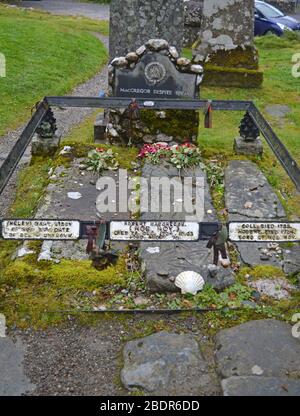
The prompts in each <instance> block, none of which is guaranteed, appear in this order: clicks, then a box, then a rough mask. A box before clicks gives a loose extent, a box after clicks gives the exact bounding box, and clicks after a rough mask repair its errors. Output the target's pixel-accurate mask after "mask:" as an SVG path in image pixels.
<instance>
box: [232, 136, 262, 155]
mask: <svg viewBox="0 0 300 416" xmlns="http://www.w3.org/2000/svg"><path fill="white" fill-rule="evenodd" d="M233 147H234V151H235V153H236V154H238V155H250V156H262V154H263V152H264V148H263V144H262V141H261V139H256V140H254V141H246V140H244V139H243V138H242V137H236V138H235V139H234V146H233Z"/></svg>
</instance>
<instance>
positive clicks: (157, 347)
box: [121, 332, 218, 396]
mask: <svg viewBox="0 0 300 416" xmlns="http://www.w3.org/2000/svg"><path fill="white" fill-rule="evenodd" d="M123 357H124V368H123V369H122V371H121V380H122V383H123V384H124V386H125V387H126V388H127V389H132V388H135V387H137V388H139V389H143V390H145V391H146V392H149V393H151V394H153V395H175V396H181V395H188V396H190V395H197V396H200V395H213V394H215V392H216V391H217V390H218V386H216V385H214V382H213V381H212V378H211V374H210V372H209V369H208V367H207V365H206V362H205V360H204V358H203V357H202V354H201V352H200V350H199V346H198V344H197V342H196V341H195V340H194V339H193V338H191V337H190V336H186V335H177V334H170V333H167V332H159V333H157V334H154V335H151V336H149V337H146V338H141V339H139V340H135V341H130V342H128V343H127V344H126V345H125V347H124V351H123Z"/></svg>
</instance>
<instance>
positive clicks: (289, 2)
mask: <svg viewBox="0 0 300 416" xmlns="http://www.w3.org/2000/svg"><path fill="white" fill-rule="evenodd" d="M268 3H269V4H272V5H273V6H275V7H277V8H278V9H280V10H281V11H282V12H284V13H286V14H294V13H295V10H296V5H297V0H271V1H268Z"/></svg>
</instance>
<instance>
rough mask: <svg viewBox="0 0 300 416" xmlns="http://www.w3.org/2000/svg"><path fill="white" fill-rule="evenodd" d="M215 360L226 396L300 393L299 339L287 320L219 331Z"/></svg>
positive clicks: (263, 321)
mask: <svg viewBox="0 0 300 416" xmlns="http://www.w3.org/2000/svg"><path fill="white" fill-rule="evenodd" d="M216 363H217V371H218V373H219V375H220V376H221V377H222V378H223V381H222V387H223V392H224V394H225V395H230V396H240V395H254V396H258V395H264V394H267V395H278V396H281V395H283V396H285V395H293V394H295V395H298V396H299V395H300V340H299V339H297V338H294V337H293V336H292V328H291V326H290V325H289V324H287V323H284V322H280V321H276V320H272V319H266V320H261V321H250V322H247V323H245V324H242V325H238V326H236V327H233V328H231V329H225V330H223V331H220V332H219V334H218V335H217V337H216Z"/></svg>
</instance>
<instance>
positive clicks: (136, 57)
mask: <svg viewBox="0 0 300 416" xmlns="http://www.w3.org/2000/svg"><path fill="white" fill-rule="evenodd" d="M108 71H109V86H110V94H111V95H113V96H116V97H128V98H143V99H145V100H146V101H147V102H149V105H151V100H152V99H155V98H167V99H187V98H190V99H194V98H197V97H198V96H199V86H200V83H201V81H202V76H203V68H202V66H201V65H196V64H192V62H191V61H190V60H189V59H187V58H184V57H180V56H179V53H178V51H177V49H176V48H175V46H172V45H170V44H169V43H168V42H167V41H166V40H164V39H150V40H148V41H147V42H146V43H145V44H144V45H142V46H140V47H139V48H137V49H136V50H135V51H131V52H128V53H127V55H126V56H124V57H117V58H114V59H113V60H112V61H111V63H110V65H109V69H108ZM198 117H199V116H198V112H196V111H180V110H176V111H175V110H168V111H154V110H151V109H150V110H149V109H148V110H142V111H141V112H139V111H137V114H132V113H130V111H128V110H127V111H124V110H111V111H110V112H109V121H108V128H107V139H108V140H109V141H110V142H111V143H120V142H121V143H123V144H128V143H133V144H144V143H155V142H168V143H170V142H174V143H178V142H179V143H180V142H184V141H187V140H188V141H196V139H197V136H198V121H199V120H198Z"/></svg>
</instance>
